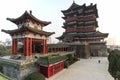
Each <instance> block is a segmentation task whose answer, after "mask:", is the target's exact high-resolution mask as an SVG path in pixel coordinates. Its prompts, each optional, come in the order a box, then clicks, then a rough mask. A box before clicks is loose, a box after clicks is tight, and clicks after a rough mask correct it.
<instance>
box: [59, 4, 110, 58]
mask: <svg viewBox="0 0 120 80" xmlns="http://www.w3.org/2000/svg"><path fill="white" fill-rule="evenodd" d="M62 13H63V14H64V17H62V18H63V19H64V20H65V22H64V23H63V26H62V27H63V28H64V29H65V32H64V33H63V35H62V36H60V37H58V39H59V40H61V41H62V42H64V43H69V44H70V45H74V47H75V46H76V47H75V50H76V53H77V54H80V55H79V56H80V57H87V56H89V55H90V53H91V55H94V56H97V55H99V52H100V51H102V50H105V48H106V46H105V44H106V42H105V41H104V38H106V37H107V36H108V33H101V32H100V31H97V30H96V28H98V22H97V18H98V12H97V8H96V4H95V5H93V4H92V3H91V4H90V5H89V6H86V4H84V5H81V6H80V5H78V4H76V3H75V2H73V4H72V5H71V6H70V7H69V8H68V9H67V10H62ZM81 45H82V46H81ZM83 45H84V46H83Z"/></svg>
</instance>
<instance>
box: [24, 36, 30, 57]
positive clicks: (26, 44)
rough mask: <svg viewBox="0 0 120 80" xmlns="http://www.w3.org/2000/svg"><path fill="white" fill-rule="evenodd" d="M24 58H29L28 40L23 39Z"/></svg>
mask: <svg viewBox="0 0 120 80" xmlns="http://www.w3.org/2000/svg"><path fill="white" fill-rule="evenodd" d="M24 56H29V39H28V38H25V39H24Z"/></svg>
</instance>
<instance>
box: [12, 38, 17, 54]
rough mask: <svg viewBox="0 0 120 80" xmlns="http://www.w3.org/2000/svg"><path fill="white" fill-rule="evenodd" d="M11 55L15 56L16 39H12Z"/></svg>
mask: <svg viewBox="0 0 120 80" xmlns="http://www.w3.org/2000/svg"><path fill="white" fill-rule="evenodd" d="M12 53H13V54H14V55H17V39H12Z"/></svg>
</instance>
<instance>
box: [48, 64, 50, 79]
mask: <svg viewBox="0 0 120 80" xmlns="http://www.w3.org/2000/svg"><path fill="white" fill-rule="evenodd" d="M47 70H48V71H47V72H48V75H47V77H48V78H49V77H50V65H48V69H47Z"/></svg>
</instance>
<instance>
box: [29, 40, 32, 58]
mask: <svg viewBox="0 0 120 80" xmlns="http://www.w3.org/2000/svg"><path fill="white" fill-rule="evenodd" d="M29 42H30V43H29V56H31V55H32V38H29Z"/></svg>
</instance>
